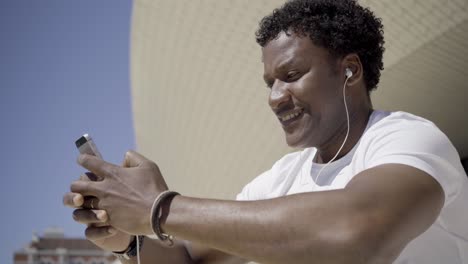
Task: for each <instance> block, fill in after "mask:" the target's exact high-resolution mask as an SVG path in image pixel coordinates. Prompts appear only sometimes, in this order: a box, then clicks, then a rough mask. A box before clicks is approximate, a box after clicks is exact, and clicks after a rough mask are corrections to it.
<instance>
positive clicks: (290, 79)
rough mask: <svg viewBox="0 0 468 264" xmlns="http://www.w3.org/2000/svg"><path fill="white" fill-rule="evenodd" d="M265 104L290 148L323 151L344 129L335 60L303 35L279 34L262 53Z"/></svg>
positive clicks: (343, 116) (340, 80) (342, 78)
mask: <svg viewBox="0 0 468 264" xmlns="http://www.w3.org/2000/svg"><path fill="white" fill-rule="evenodd" d="M262 53H263V54H262V55H263V63H264V79H265V82H266V83H267V85H268V86H269V87H271V91H270V97H269V104H270V106H271V108H272V110H273V112H274V113H275V114H276V115H277V116H278V119H279V121H280V123H281V125H282V127H283V130H284V132H285V135H286V141H287V143H288V145H289V146H292V147H319V148H320V147H323V146H324V145H325V144H329V143H332V142H330V140H331V139H332V137H333V136H334V135H336V134H337V133H339V132H340V130H342V129H343V127H344V128H346V114H345V110H344V104H343V95H342V91H343V90H342V89H343V83H344V76H341V75H340V74H339V72H341V71H340V70H339V68H338V66H339V63H338V59H331V56H330V55H329V53H328V51H327V50H326V49H323V48H320V47H318V46H315V45H314V44H313V43H312V41H311V40H310V38H309V37H308V36H305V37H300V36H297V35H295V34H293V33H291V34H290V35H289V36H288V35H286V34H285V33H284V32H282V33H280V34H279V36H278V38H277V39H274V40H272V41H270V42H269V43H268V44H267V45H266V46H265V47H264V48H263V49H262Z"/></svg>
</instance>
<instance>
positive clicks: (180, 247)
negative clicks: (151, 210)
mask: <svg viewBox="0 0 468 264" xmlns="http://www.w3.org/2000/svg"><path fill="white" fill-rule="evenodd" d="M140 260H141V263H142V264H152V263H158V264H191V263H194V262H193V261H192V259H191V258H190V256H189V254H188V252H187V250H186V248H185V246H184V244H183V243H182V242H176V243H175V244H174V245H173V246H172V247H169V246H167V245H166V244H164V243H162V242H160V241H159V240H154V239H150V238H147V237H146V238H145V242H144V244H143V246H142V248H141V251H140ZM121 262H122V263H123V264H137V263H138V261H137V257H136V256H135V257H132V258H131V259H129V260H125V259H122V260H121Z"/></svg>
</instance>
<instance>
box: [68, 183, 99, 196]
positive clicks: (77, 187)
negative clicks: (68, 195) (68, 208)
mask: <svg viewBox="0 0 468 264" xmlns="http://www.w3.org/2000/svg"><path fill="white" fill-rule="evenodd" d="M100 183H101V182H91V181H80V180H78V181H74V182H72V184H71V185H70V191H71V192H73V193H79V194H81V195H82V196H95V197H98V195H99V194H100V192H99V190H98V185H99V184H100Z"/></svg>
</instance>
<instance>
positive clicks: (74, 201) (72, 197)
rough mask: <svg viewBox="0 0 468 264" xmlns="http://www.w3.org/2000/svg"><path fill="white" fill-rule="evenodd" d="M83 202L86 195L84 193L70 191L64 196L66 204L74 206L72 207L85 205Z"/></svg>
mask: <svg viewBox="0 0 468 264" xmlns="http://www.w3.org/2000/svg"><path fill="white" fill-rule="evenodd" d="M83 203H84V197H83V195H81V194H79V193H72V192H69V193H66V194H65V195H64V196H63V204H64V205H65V206H68V207H72V208H79V207H81V206H83Z"/></svg>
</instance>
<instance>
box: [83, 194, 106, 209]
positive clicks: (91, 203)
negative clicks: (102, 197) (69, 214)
mask: <svg viewBox="0 0 468 264" xmlns="http://www.w3.org/2000/svg"><path fill="white" fill-rule="evenodd" d="M81 207H83V208H85V209H102V208H100V207H99V199H98V198H96V197H92V196H86V197H85V198H84V202H83V205H82V206H81Z"/></svg>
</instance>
